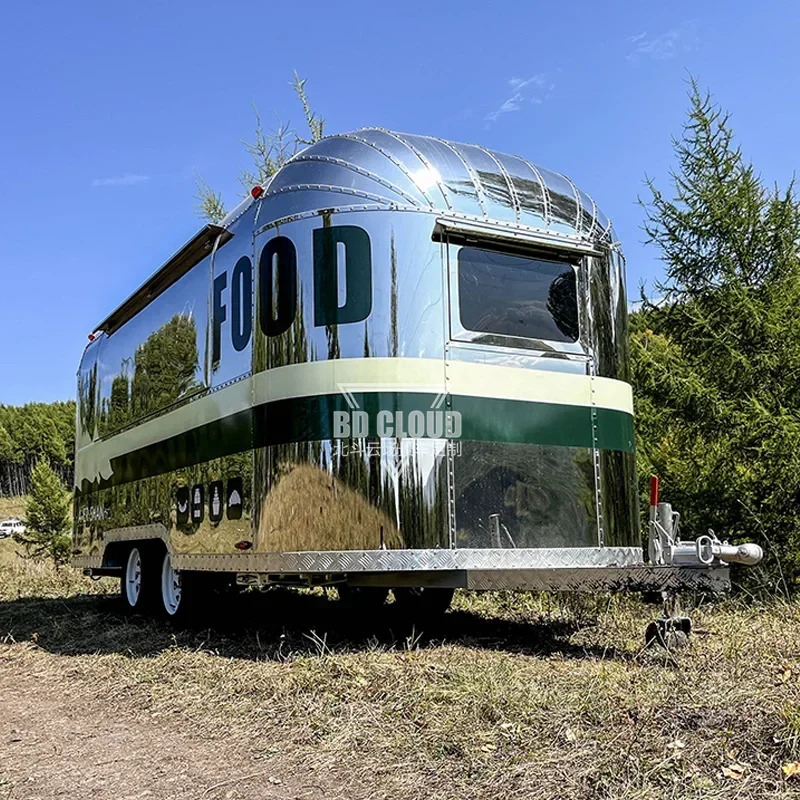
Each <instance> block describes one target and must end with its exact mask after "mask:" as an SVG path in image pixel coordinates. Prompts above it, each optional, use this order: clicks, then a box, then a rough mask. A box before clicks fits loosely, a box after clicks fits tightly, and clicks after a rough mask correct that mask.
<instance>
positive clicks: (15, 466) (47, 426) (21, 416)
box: [0, 400, 75, 495]
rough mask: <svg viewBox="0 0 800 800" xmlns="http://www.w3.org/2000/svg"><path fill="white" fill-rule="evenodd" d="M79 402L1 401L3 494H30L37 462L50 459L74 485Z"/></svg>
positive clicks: (0, 478) (0, 477) (0, 489)
mask: <svg viewBox="0 0 800 800" xmlns="http://www.w3.org/2000/svg"><path fill="white" fill-rule="evenodd" d="M74 451H75V402H74V401H73V400H67V401H61V402H56V403H27V404H26V405H24V406H4V405H0V495H22V494H27V493H28V490H29V488H30V479H31V473H32V472H33V468H34V466H35V465H36V462H37V461H39V459H41V458H45V459H47V461H49V462H50V464H51V466H52V467H53V469H54V470H55V471H56V473H57V474H58V475H59V477H60V478H61V479H62V481H64V483H65V484H66V485H68V486H71V485H72V474H73V473H72V465H73V461H74V454H75V453H74Z"/></svg>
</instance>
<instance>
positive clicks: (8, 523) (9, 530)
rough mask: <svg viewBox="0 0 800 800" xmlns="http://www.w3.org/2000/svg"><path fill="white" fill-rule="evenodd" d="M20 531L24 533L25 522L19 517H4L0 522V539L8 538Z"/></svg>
mask: <svg viewBox="0 0 800 800" xmlns="http://www.w3.org/2000/svg"><path fill="white" fill-rule="evenodd" d="M21 533H25V523H23V521H22V520H21V519H6V520H3V521H2V522H0V539H8V538H9V537H10V536H14V535H15V534H21Z"/></svg>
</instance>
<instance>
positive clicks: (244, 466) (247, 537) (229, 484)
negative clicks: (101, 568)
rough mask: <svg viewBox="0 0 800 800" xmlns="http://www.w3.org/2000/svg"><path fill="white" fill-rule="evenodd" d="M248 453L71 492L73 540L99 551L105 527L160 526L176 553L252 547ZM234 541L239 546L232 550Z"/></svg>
mask: <svg viewBox="0 0 800 800" xmlns="http://www.w3.org/2000/svg"><path fill="white" fill-rule="evenodd" d="M251 483H252V454H251V453H250V452H249V451H248V452H243V453H237V454H235V455H231V456H226V457H222V458H216V459H213V460H212V461H206V462H201V463H198V464H194V465H193V466H191V467H187V468H184V469H180V470H175V471H172V472H167V473H164V474H161V475H155V476H152V477H148V478H143V479H141V480H134V481H130V482H128V483H125V484H122V485H117V486H112V487H108V488H102V489H93V490H91V491H76V494H75V509H76V525H75V536H74V543H75V548H76V549H77V550H80V551H81V552H80V555H99V554H101V553H102V552H103V545H104V540H103V535H104V533H105V532H106V531H115V530H118V529H124V530H127V531H128V533H129V535H130V536H133V537H135V536H136V535H137V534H138V531H137V529H142V531H143V532H149V535H150V536H153V535H159V533H158V532H159V531H161V530H165V531H166V533H167V535H168V537H169V543H170V545H171V547H172V548H173V549H174V550H175V552H178V553H234V552H237V549H240V548H241V547H242V546H245V547H249V546H251V545H252V528H251V522H250V512H251V497H252V495H251V492H250V485H251ZM237 544H238V545H239V548H237Z"/></svg>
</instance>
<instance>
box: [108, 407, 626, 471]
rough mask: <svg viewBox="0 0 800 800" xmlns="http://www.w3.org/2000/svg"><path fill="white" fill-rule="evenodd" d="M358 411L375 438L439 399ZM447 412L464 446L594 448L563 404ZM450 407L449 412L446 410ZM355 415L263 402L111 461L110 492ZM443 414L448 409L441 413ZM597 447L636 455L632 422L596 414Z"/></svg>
mask: <svg viewBox="0 0 800 800" xmlns="http://www.w3.org/2000/svg"><path fill="white" fill-rule="evenodd" d="M349 398H351V400H352V401H354V405H355V406H356V407H357V408H356V410H358V411H364V412H366V414H367V416H368V418H369V425H370V427H369V436H370V437H371V438H374V437H375V436H376V428H375V420H376V417H377V415H378V413H379V412H390V413H391V414H392V415H394V414H395V413H396V412H400V413H401V414H402V415H403V417H402V419H405V420H407V419H408V414H409V413H410V412H412V411H420V412H423V413H427V412H430V411H431V407H432V405H433V404H434V403H435V402H436V400H437V395H434V394H432V393H424V392H354V393H351V394H349ZM449 409H452V410H453V411H457V412H459V413H460V414H461V423H462V429H461V435H460V436H459V437H458V438H460V439H461V440H462V441H470V440H476V441H490V442H512V443H513V442H516V443H524V444H539V445H554V446H561V447H593V446H594V444H595V443H594V439H593V435H592V409H591V408H590V407H587V406H572V405H566V404H562V403H531V402H526V401H522V400H508V399H498V398H491V397H475V396H469V397H467V396H461V395H456V396H451V397H450V398H449ZM449 409H448V410H449ZM352 410H353V408H352V407H351V405H350V404H349V403H348V398H346V397H345V396H344V395H342V394H339V393H337V394H326V395H318V396H314V397H301V398H296V397H295V398H291V399H285V400H277V401H274V402H271V403H264V404H262V405H259V406H256V407H254V408H252V409H247V410H244V411H239V412H237V413H235V414H232V415H230V416H227V417H223V418H222V419H218V420H215V421H213V422H209V423H207V424H205V425H200V426H198V427H196V428H192V429H190V430H187V431H183V432H181V433H179V434H176V435H175V436H171V437H169V438H167V439H164V440H162V441H159V442H156V443H153V444H148V445H146V446H144V447H141V448H139V449H136V450H133V451H131V452H129V453H125V454H123V455H119V456H117V457H115V458H113V459H112V460H111V469H112V475H111V477H110V479H107V480H101V481H100V485H101V486H113V485H119V484H123V483H129V482H131V481H136V480H140V479H142V478H147V477H152V476H155V475H162V474H164V473H167V472H173V471H175V470H178V469H183V468H186V467H191V466H194V465H195V464H200V463H203V462H206V461H210V460H212V459H214V458H221V457H223V456H228V455H233V454H234V453H240V452H244V451H247V450H250V449H252V448H254V447H267V446H272V445H279V444H289V443H293V442H310V441H318V440H326V439H334V438H335V430H334V413H335V412H345V413H349V412H351V411H352ZM442 410H444V406H443V407H442ZM594 413H595V415H596V424H597V445H598V446H599V448H600V449H604V450H619V451H623V452H632V451H633V417H632V416H631V415H630V414H628V413H626V412H623V411H617V410H614V409H608V408H597V409H595V410H594Z"/></svg>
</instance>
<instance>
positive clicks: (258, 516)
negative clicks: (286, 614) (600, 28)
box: [73, 128, 760, 614]
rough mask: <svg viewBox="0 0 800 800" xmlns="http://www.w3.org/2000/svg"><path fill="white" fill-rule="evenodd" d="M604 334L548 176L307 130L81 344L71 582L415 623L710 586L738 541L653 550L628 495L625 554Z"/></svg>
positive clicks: (661, 532) (587, 213)
mask: <svg viewBox="0 0 800 800" xmlns="http://www.w3.org/2000/svg"><path fill="white" fill-rule="evenodd" d="M98 279H101V278H98ZM626 317H627V301H626V294H625V281H624V262H623V258H622V254H621V251H620V247H619V243H618V242H617V241H616V239H615V237H614V234H613V231H612V227H611V224H610V222H609V220H608V218H607V217H606V216H605V215H604V214H603V213H602V212H601V211H600V210H599V209H598V207H597V205H596V204H595V202H594V201H593V200H592V199H591V198H590V197H589V196H588V195H587V194H585V193H584V192H583V191H582V190H581V189H579V188H578V187H577V186H575V184H573V183H572V182H571V181H570V180H569V179H568V178H566V177H565V176H564V175H561V174H559V173H555V172H551V171H549V170H546V169H543V168H541V167H538V166H535V165H534V164H532V163H530V162H529V161H527V160H526V159H524V158H521V157H518V156H509V155H505V154H503V153H498V152H494V151H491V150H488V149H486V148H483V147H480V146H477V145H466V144H457V143H454V142H449V141H444V140H442V139H436V138H431V137H424V136H412V135H407V134H399V133H393V132H391V131H388V130H383V129H378V128H370V129H366V130H359V131H356V132H355V133H347V134H340V135H335V136H330V137H328V138H326V139H323V140H322V141H320V142H318V143H317V144H314V145H312V146H310V147H308V148H307V149H305V150H303V151H302V152H301V153H299V154H298V155H296V156H295V157H294V158H292V159H291V160H290V161H289V162H288V163H287V164H286V165H285V166H284V167H283V168H282V169H281V170H280V171H279V172H278V173H277V174H276V175H275V176H274V177H272V178H271V180H270V181H269V182H268V183H267V184H265V185H264V186H259V187H255V188H254V190H253V192H252V196H251V197H250V198H248V199H247V200H246V201H245V202H243V203H241V204H240V205H239V206H238V207H237V208H236V209H235V211H233V212H232V213H231V214H230V215H229V216H228V217H227V218H226V219H225V220H224V221H222V222H221V223H220V224H219V225H207V226H206V227H204V228H203V229H202V230H201V231H199V233H197V234H196V235H195V236H194V237H193V238H192V239H191V240H190V241H189V242H188V243H187V244H186V245H185V246H184V247H183V248H182V249H181V250H179V251H178V252H177V253H176V254H175V255H174V256H173V257H172V258H170V259H169V260H168V261H167V262H166V263H165V264H164V266H162V267H161V268H160V269H159V270H158V271H157V272H156V273H155V274H154V275H153V276H152V277H151V278H150V279H149V280H148V281H146V282H145V284H144V285H143V286H142V287H141V288H139V289H138V290H137V291H136V292H135V293H134V294H133V295H131V297H130V298H128V300H126V301H125V302H124V303H123V304H122V305H121V306H120V307H119V308H117V309H116V310H115V311H113V312H112V313H111V314H110V315H109V316H108V317H107V318H106V319H105V320H103V322H102V323H100V325H99V326H98V328H97V331H96V333H95V334H93V336H92V337H91V338H92V341H91V342H90V344H89V345H88V346H87V348H86V350H85V352H84V354H83V358H82V361H81V365H80V370H79V375H78V414H77V453H76V460H75V538H74V555H73V564H74V565H76V566H78V567H82V568H84V569H85V570H87V571H88V572H89V573H91V574H96V575H118V576H120V577H121V586H122V596H123V599H124V601H125V602H126V603H127V604H128V606H130V607H132V608H137V607H140V606H142V605H143V604H144V603H145V602H152V603H154V604H155V605H156V606H158V607H160V608H161V609H162V610H163V611H165V612H166V613H167V614H175V613H177V612H178V611H179V610H180V609H181V608H185V607H186V606H187V605H188V604H189V603H190V602H191V597H190V596H191V594H192V593H194V592H198V591H202V590H203V589H202V587H204V586H206V585H207V582H204V581H203V580H200V578H201V577H202V576H203V575H208V574H211V573H213V574H214V575H220V574H226V575H229V576H235V580H236V581H237V582H238V583H239V584H243V585H265V584H270V583H298V584H305V585H307V584H309V583H310V584H321V585H332V584H336V585H339V586H340V587H342V588H343V590H344V589H346V588H347V587H382V591H384V593H385V590H386V589H387V588H392V589H394V590H395V594H396V596H397V597H398V600H400V599H401V598H406V601H407V602H410V598H413V600H414V602H417V603H423V605H424V603H425V602H427V603H428V604H429V605H431V606H433V605H436V604H437V603H438V604H439V605H442V601H441V598H443V597H444V598H448V597H449V595H450V594H451V593H452V589H453V588H454V587H464V588H467V589H497V588H503V589H555V590H561V589H569V590H582V591H596V590H608V589H614V590H622V589H655V590H667V589H673V590H674V589H679V588H684V587H693V588H709V589H719V588H723V587H724V586H725V585H726V584H727V581H728V569H727V564H726V561H731V560H739V561H743V562H747V563H753V562H754V561H757V560H758V558H759V557H760V551H759V550H758V548H757V547H756V546H754V545H749V546H745V547H743V548H735V547H727V546H726V545H724V544H722V543H720V542H719V541H718V540H717V539H716V537H713V535H712V536H708V537H705V538H702V540H698V541H693V542H690V543H681V542H680V541H679V539H678V538H677V535H676V532H675V531H674V529H673V528H674V521H675V517H674V515H673V514H672V512H671V509H669V508H668V507H666V506H659V505H658V504H657V501H656V503H654V511H653V515H652V519H651V526H650V541H651V544H650V548H649V556H646V554H645V552H644V550H643V547H642V537H641V534H640V529H639V522H638V510H637V490H636V472H635V462H634V434H633V401H632V392H631V386H630V384H629V382H628V380H629V367H628V346H627V324H626ZM646 558H647V560H646ZM366 595H367V593H366V592H365V593H364V596H366ZM424 598H427V599H426V600H425V601H424V602H423V599H424ZM445 604H446V603H445Z"/></svg>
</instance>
